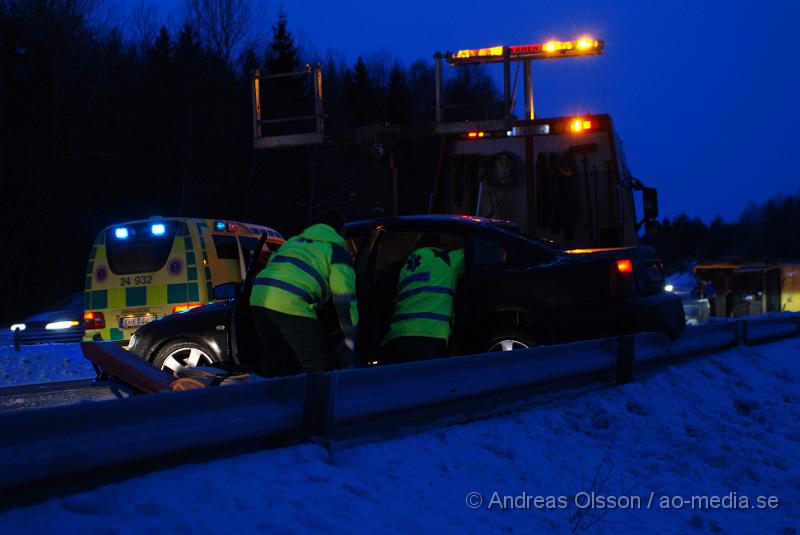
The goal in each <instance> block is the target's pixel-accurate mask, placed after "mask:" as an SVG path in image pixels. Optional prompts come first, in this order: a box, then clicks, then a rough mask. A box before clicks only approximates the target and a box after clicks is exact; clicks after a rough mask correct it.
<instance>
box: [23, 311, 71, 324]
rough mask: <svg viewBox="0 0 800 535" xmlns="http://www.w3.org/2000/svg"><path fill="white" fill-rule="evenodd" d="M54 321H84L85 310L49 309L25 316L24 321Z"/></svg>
mask: <svg viewBox="0 0 800 535" xmlns="http://www.w3.org/2000/svg"><path fill="white" fill-rule="evenodd" d="M53 321H80V322H81V323H83V312H77V311H75V310H48V311H47V312H39V313H38V314H34V315H33V316H29V317H27V318H25V321H23V322H22V323H36V322H42V323H50V322H53Z"/></svg>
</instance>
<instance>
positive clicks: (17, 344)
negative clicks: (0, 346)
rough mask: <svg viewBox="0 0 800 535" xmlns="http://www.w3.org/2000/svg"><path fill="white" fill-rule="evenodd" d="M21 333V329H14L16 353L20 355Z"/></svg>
mask: <svg viewBox="0 0 800 535" xmlns="http://www.w3.org/2000/svg"><path fill="white" fill-rule="evenodd" d="M19 333H20V329H14V351H16V352H17V353H19Z"/></svg>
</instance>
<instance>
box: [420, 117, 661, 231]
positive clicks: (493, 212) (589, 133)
mask: <svg viewBox="0 0 800 535" xmlns="http://www.w3.org/2000/svg"><path fill="white" fill-rule="evenodd" d="M484 124H486V125H488V126H491V124H490V123H489V122H485V123H484ZM512 125H513V126H512V127H511V128H510V129H505V128H502V129H499V130H497V129H496V130H487V131H483V130H471V131H468V132H461V133H456V134H453V135H451V136H450V137H449V139H448V142H447V145H448V147H449V153H448V155H447V158H446V166H445V169H444V172H443V173H442V177H441V179H440V180H439V183H438V184H437V187H436V189H435V191H434V195H433V198H434V199H435V206H434V211H438V212H444V213H469V214H473V215H478V216H483V217H492V218H501V219H510V220H512V221H515V222H517V223H518V224H519V226H520V228H521V229H522V232H523V233H524V234H526V235H528V236H531V237H537V238H542V239H545V240H552V241H555V242H557V243H561V244H564V245H566V246H567V247H610V246H625V245H636V244H637V243H638V240H637V231H638V229H639V227H640V226H641V225H642V224H643V223H646V222H649V221H653V220H654V219H655V218H656V217H657V216H658V205H657V198H656V192H655V190H654V189H652V188H646V187H644V186H643V185H642V183H641V182H640V181H639V180H637V179H636V178H634V177H633V175H632V174H631V172H630V170H629V169H628V166H627V163H626V161H625V154H624V152H623V148H622V141H621V140H620V138H619V136H618V135H617V134H616V132H615V131H614V127H613V122H612V120H611V117H610V116H608V115H584V116H580V117H556V118H550V119H535V120H521V121H513V123H512ZM497 126H502V125H497ZM636 190H638V191H642V193H643V197H644V202H643V209H642V213H641V214H640V216H639V217H638V218H637V214H636V205H635V202H634V191H636Z"/></svg>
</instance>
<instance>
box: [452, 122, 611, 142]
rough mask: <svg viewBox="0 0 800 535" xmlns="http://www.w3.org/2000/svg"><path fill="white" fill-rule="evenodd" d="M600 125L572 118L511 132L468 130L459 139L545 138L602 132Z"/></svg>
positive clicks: (532, 125) (526, 126)
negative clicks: (548, 136)
mask: <svg viewBox="0 0 800 535" xmlns="http://www.w3.org/2000/svg"><path fill="white" fill-rule="evenodd" d="M601 125H602V123H601V121H600V120H598V119H597V118H591V117H590V118H585V117H573V118H568V119H557V120H554V121H553V122H552V123H534V124H528V125H524V126H523V125H521V126H514V127H513V128H512V129H511V130H506V131H498V132H483V131H480V130H470V131H469V132H465V133H463V134H461V136H460V137H461V139H486V138H499V137H519V136H531V135H534V136H546V135H549V134H580V133H582V132H589V131H592V132H593V131H595V130H598V129H600V130H602V129H603V127H602V126H601Z"/></svg>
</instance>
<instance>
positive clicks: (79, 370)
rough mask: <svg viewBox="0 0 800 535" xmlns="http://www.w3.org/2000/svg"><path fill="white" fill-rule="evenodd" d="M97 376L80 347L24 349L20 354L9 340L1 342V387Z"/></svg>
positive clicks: (65, 345) (5, 338)
mask: <svg viewBox="0 0 800 535" xmlns="http://www.w3.org/2000/svg"><path fill="white" fill-rule="evenodd" d="M94 376H95V373H94V370H93V369H92V365H91V364H90V363H89V361H88V360H86V359H85V358H84V357H83V353H82V352H81V346H80V344H42V345H31V346H25V345H24V346H20V352H19V353H17V352H16V351H14V346H13V345H11V339H10V337H3V339H0V387H2V386H7V385H16V384H26V383H41V382H47V381H62V380H68V379H85V378H91V377H94Z"/></svg>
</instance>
